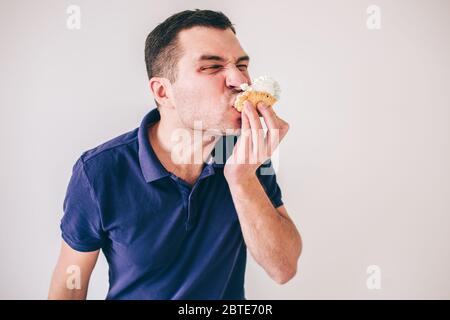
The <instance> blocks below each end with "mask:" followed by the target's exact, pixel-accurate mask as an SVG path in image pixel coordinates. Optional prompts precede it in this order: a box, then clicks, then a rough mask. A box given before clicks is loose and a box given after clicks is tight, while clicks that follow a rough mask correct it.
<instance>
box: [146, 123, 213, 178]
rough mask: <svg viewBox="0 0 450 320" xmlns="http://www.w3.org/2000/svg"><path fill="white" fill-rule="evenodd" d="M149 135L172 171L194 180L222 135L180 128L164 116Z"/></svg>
mask: <svg viewBox="0 0 450 320" xmlns="http://www.w3.org/2000/svg"><path fill="white" fill-rule="evenodd" d="M148 137H149V139H150V144H151V145H152V147H153V150H154V151H155V153H156V155H157V157H158V158H159V160H160V162H161V163H162V165H163V166H164V167H165V168H166V169H167V170H168V171H169V172H172V173H174V174H176V175H177V176H179V177H181V178H183V176H184V178H185V180H194V181H195V180H196V178H197V177H198V176H199V175H200V173H201V171H202V169H203V167H204V163H205V162H206V161H207V159H208V157H209V155H210V154H211V152H212V150H213V149H214V146H215V144H216V142H217V138H218V137H219V136H218V135H216V136H212V135H207V134H206V135H205V134H203V132H202V131H201V130H194V129H189V128H180V127H179V126H178V125H176V124H171V123H170V122H168V121H164V119H163V118H161V120H160V121H158V122H157V123H156V124H154V125H153V126H151V127H150V128H149V131H148Z"/></svg>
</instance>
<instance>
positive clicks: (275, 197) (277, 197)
mask: <svg viewBox="0 0 450 320" xmlns="http://www.w3.org/2000/svg"><path fill="white" fill-rule="evenodd" d="M256 172H257V176H258V179H259V181H260V182H261V185H262V186H263V188H264V190H265V191H266V194H267V196H268V197H269V199H270V201H271V202H272V204H273V206H274V207H275V208H278V207H279V206H282V205H283V200H282V194H281V189H280V186H279V185H278V183H277V176H276V174H275V170H274V168H273V166H272V161H271V160H270V159H269V160H267V161H266V162H265V163H263V164H262V165H261V166H260V167H259V168H258V170H257V171H256Z"/></svg>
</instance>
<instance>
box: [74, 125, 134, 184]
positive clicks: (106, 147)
mask: <svg viewBox="0 0 450 320" xmlns="http://www.w3.org/2000/svg"><path fill="white" fill-rule="evenodd" d="M137 153H138V128H136V129H134V130H132V131H129V132H126V133H123V134H121V135H119V136H117V137H115V138H112V139H110V140H108V141H106V142H104V143H102V144H100V145H98V146H96V147H94V148H92V149H89V150H86V151H84V152H83V153H82V154H81V156H80V158H79V159H78V161H77V163H79V164H80V165H82V166H83V167H84V170H85V171H86V173H87V174H88V173H91V174H92V173H94V174H95V173H98V172H102V171H103V172H104V171H106V170H108V169H111V167H117V166H120V165H121V164H123V162H124V161H129V160H130V159H134V158H135V157H136V156H137ZM89 175H90V174H88V176H89Z"/></svg>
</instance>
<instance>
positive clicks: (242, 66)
mask: <svg viewBox="0 0 450 320" xmlns="http://www.w3.org/2000/svg"><path fill="white" fill-rule="evenodd" d="M237 67H238V68H239V70H241V71H246V70H247V69H248V65H246V64H239V65H237Z"/></svg>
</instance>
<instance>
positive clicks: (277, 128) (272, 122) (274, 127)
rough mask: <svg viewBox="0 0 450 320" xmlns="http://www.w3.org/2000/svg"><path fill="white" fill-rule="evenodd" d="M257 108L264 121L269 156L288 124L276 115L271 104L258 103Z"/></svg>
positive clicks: (285, 131) (282, 136)
mask: <svg viewBox="0 0 450 320" xmlns="http://www.w3.org/2000/svg"><path fill="white" fill-rule="evenodd" d="M257 108H258V110H259V111H260V112H261V114H262V115H263V118H264V122H265V123H266V125H267V129H268V131H267V148H268V155H269V156H270V155H272V153H273V152H274V150H275V149H276V148H277V146H278V145H279V144H280V142H281V140H282V139H283V138H284V136H285V135H286V133H287V131H288V129H289V125H288V123H287V122H285V121H284V120H282V119H281V118H279V117H278V116H277V114H276V113H275V111H274V110H273V109H272V107H271V106H267V105H265V104H264V103H259V104H258V106H257Z"/></svg>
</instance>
